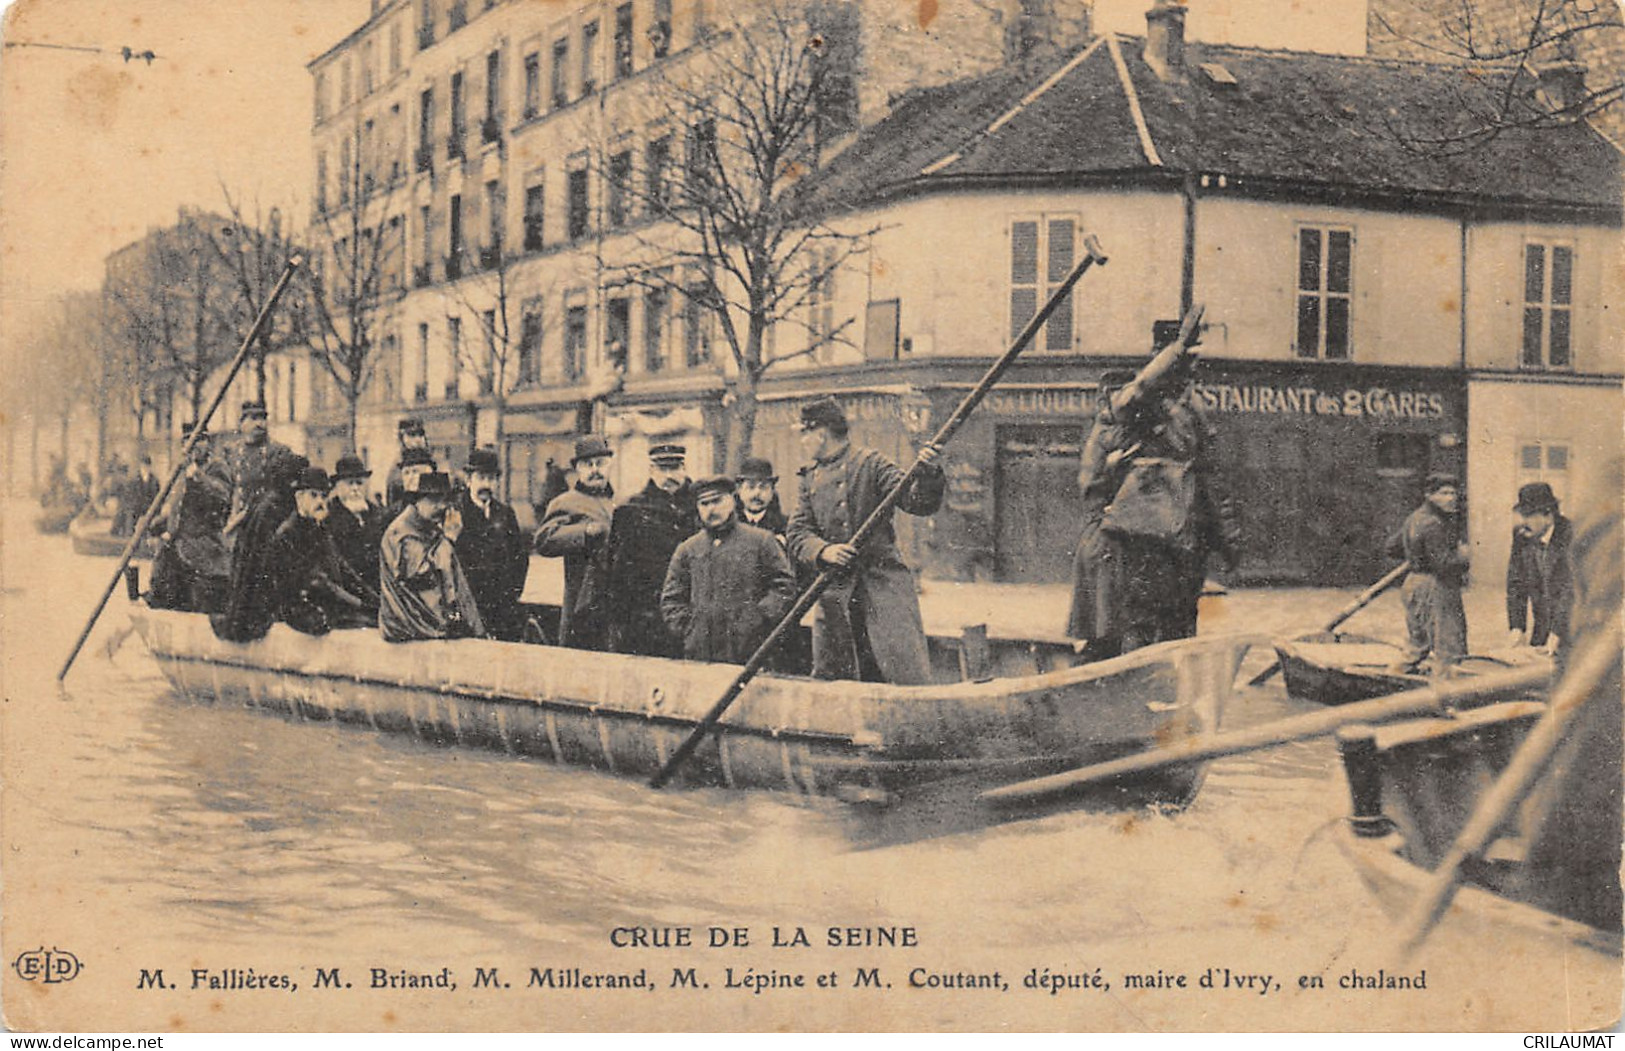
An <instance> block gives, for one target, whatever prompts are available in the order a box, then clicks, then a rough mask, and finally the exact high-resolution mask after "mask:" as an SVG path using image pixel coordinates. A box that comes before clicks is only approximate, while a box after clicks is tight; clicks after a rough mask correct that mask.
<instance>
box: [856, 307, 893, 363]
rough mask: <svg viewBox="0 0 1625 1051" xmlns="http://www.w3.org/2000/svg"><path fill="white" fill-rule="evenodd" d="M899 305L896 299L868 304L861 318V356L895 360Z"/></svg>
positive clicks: (876, 359) (880, 359) (870, 359)
mask: <svg viewBox="0 0 1625 1051" xmlns="http://www.w3.org/2000/svg"><path fill="white" fill-rule="evenodd" d="M901 306H902V304H901V303H900V301H898V300H896V299H887V300H882V301H880V302H874V303H870V304H869V310H868V312H867V314H866V315H865V316H864V319H863V356H864V358H865V359H866V360H868V361H895V360H897V358H898V353H897V350H898V346H899V343H900V340H899V335H900V332H899V319H900V316H901Z"/></svg>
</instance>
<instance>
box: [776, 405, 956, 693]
mask: <svg viewBox="0 0 1625 1051" xmlns="http://www.w3.org/2000/svg"><path fill="white" fill-rule="evenodd" d="M847 430H848V428H847V421H846V413H845V412H843V411H842V409H841V406H840V404H839V403H837V402H836V401H835V399H834V398H819V399H818V400H816V401H813V402H810V403H808V404H807V405H804V406H802V409H801V445H802V449H803V451H804V452H805V453H806V454H807V457H808V459H810V460H811V461H812V462H811V463H809V464H808V465H807V466H806V467H803V468H802V469H801V472H800V478H801V489H800V499H799V500H798V501H797V502H796V513H795V515H794V516H792V517H791V519H790V525H789V528H788V530H787V533H786V537H785V539H786V541H787V543H788V547H789V550H790V555H791V557H792V558H793V559H795V560H796V562H797V563H799V564H800V565H802V566H805V567H807V568H808V569H810V570H824V569H837V570H842V571H844V572H842V574H841V577H840V579H839V580H837V581H836V582H835V583H834V584H832V585H831V586H830V587H829V588H828V589H827V590H826V591H825V592H824V594H823V596H822V597H821V598H820V599H819V606H818V620H817V621H816V623H815V624H814V627H813V674H814V675H816V676H817V677H819V678H821V679H862V680H864V681H866V682H894V683H905V684H921V683H927V682H930V681H931V664H930V659H929V656H928V654H927V651H926V643H925V628H924V626H923V624H922V623H921V620H920V599H919V595H918V594H916V593H915V590H914V575H913V573H911V572H910V571H909V568H908V566H907V565H906V564H904V562H903V556H902V554H901V553H900V552H899V551H898V550H897V535H896V533H895V532H894V530H893V528H892V522H891V519H890V516H887V518H886V519H885V520H884V521H883V522H882V523H881V524H880V526H879V528H877V529H876V530H875V531H874V532H873V533H872V534H871V535H870V536H869V538H868V540H867V542H866V543H865V544H864V546H863V550H862V551H859V550H858V549H857V548H856V547H854V546H853V545H852V544H851V543H850V541H851V539H852V536H853V534H855V533H856V532H857V531H858V528H859V527H860V526H861V525H862V524H863V522H864V520H865V519H867V518H868V517H869V515H870V513H871V512H873V511H874V510H875V508H877V507H878V506H879V505H880V503H881V501H882V500H884V499H885V497H886V494H887V493H889V492H890V491H891V490H892V489H893V488H895V487H896V485H897V483H899V482H900V481H902V479H903V474H904V472H903V470H902V468H900V467H898V466H897V465H896V464H894V463H892V462H891V461H890V460H888V459H887V458H886V457H884V456H882V455H881V454H880V453H878V452H876V451H874V450H873V449H863V448H854V447H853V445H852V443H851V441H850V439H849V438H848V437H847ZM939 457H940V453H939V451H938V450H937V449H936V447H935V446H930V445H927V446H926V447H925V448H923V449H921V450H920V454H919V458H920V460H921V461H922V464H923V466H922V467H921V469H920V470H919V471H917V472H916V473H915V475H914V478H913V479H912V481H910V482H909V484H908V486H907V487H906V488H905V489H904V490H903V492H902V493H901V495H900V497H899V499H898V501H897V504H896V506H897V509H898V510H901V511H902V512H903V513H905V514H911V515H932V514H935V513H936V512H937V509H938V508H939V507H941V506H942V497H943V494H944V493H945V492H946V491H947V479H946V477H945V476H944V474H943V471H942V467H941V465H940V464H939V463H938V462H937V461H938V459H939Z"/></svg>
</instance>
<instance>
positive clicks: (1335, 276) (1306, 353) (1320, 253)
mask: <svg viewBox="0 0 1625 1051" xmlns="http://www.w3.org/2000/svg"><path fill="white" fill-rule="evenodd" d="M1353 253H1354V232H1353V231H1352V230H1346V229H1335V228H1326V227H1318V226H1305V227H1300V228H1299V230H1298V338H1297V342H1296V344H1295V349H1296V351H1297V355H1298V357H1300V358H1325V359H1326V360H1328V361H1346V360H1347V359H1348V356H1349V302H1350V300H1349V279H1350V276H1351V274H1352V272H1353Z"/></svg>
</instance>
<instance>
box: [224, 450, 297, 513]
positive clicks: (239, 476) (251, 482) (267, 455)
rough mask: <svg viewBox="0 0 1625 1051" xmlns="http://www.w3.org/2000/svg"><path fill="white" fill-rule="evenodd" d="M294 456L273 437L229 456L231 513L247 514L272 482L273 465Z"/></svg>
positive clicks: (227, 459)
mask: <svg viewBox="0 0 1625 1051" xmlns="http://www.w3.org/2000/svg"><path fill="white" fill-rule="evenodd" d="M292 455H294V453H293V450H292V449H289V448H288V447H287V446H286V445H283V444H282V443H281V442H276V441H272V440H271V439H270V438H267V439H265V441H264V442H263V443H261V444H259V445H238V446H237V447H236V448H234V449H232V450H231V451H230V452H229V453H227V454H226V473H227V474H229V475H230V476H231V513H232V514H233V515H236V514H239V513H246V512H247V511H249V510H250V509H251V508H253V506H254V502H255V501H256V500H258V499H259V497H260V495H261V494H262V493H264V492H265V490H266V488H267V486H269V485H270V482H271V473H272V465H273V464H275V463H277V462H286V461H287V458H288V457H290V456H292Z"/></svg>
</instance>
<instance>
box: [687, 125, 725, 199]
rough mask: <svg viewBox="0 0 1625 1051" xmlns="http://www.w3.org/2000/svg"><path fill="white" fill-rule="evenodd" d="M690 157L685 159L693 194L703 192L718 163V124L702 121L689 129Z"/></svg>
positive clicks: (688, 145) (688, 146)
mask: <svg viewBox="0 0 1625 1051" xmlns="http://www.w3.org/2000/svg"><path fill="white" fill-rule="evenodd" d="M686 145H687V148H688V155H687V156H686V157H685V158H684V162H685V167H686V168H687V175H688V185H689V187H690V188H691V192H702V191H703V188H704V187H705V186H707V185H708V184H709V183H710V181H711V172H712V170H713V169H714V167H715V165H716V163H717V124H716V121H714V120H702V121H700V122H699V123H698V124H695V125H694V126H693V127H691V128H689V129H688V142H687V144H686Z"/></svg>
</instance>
